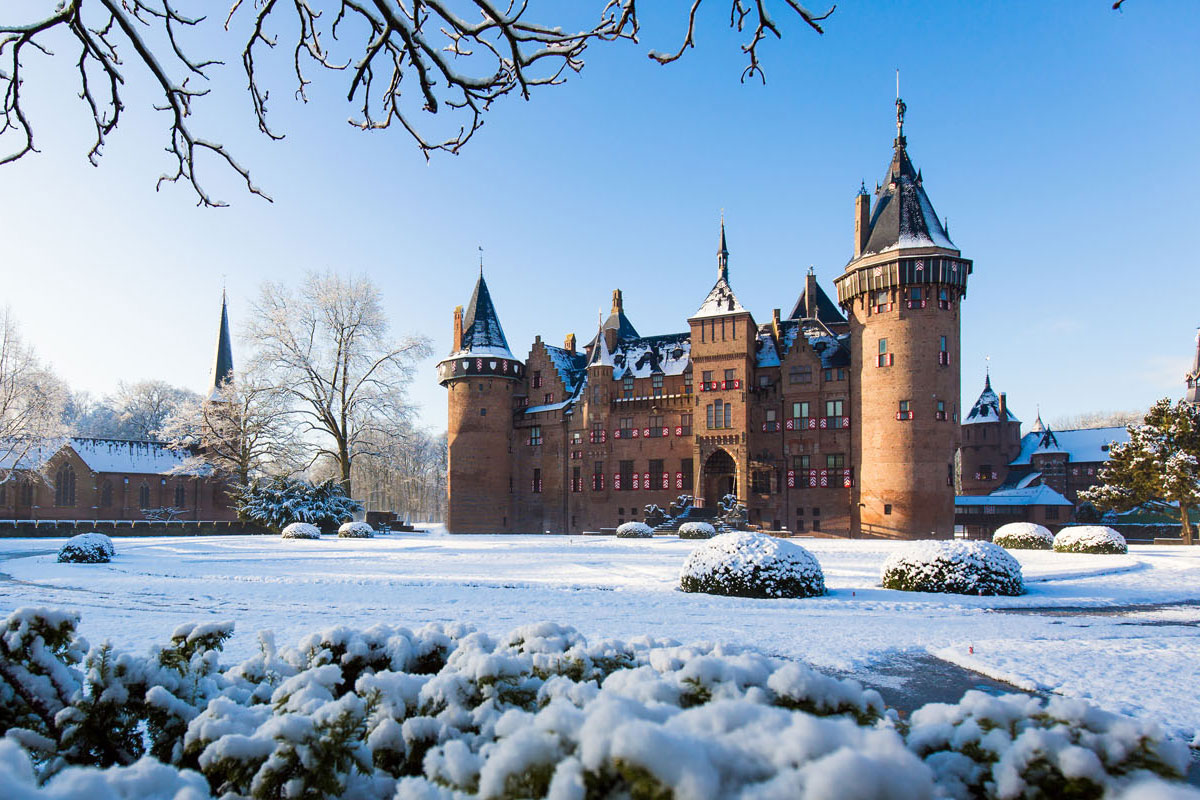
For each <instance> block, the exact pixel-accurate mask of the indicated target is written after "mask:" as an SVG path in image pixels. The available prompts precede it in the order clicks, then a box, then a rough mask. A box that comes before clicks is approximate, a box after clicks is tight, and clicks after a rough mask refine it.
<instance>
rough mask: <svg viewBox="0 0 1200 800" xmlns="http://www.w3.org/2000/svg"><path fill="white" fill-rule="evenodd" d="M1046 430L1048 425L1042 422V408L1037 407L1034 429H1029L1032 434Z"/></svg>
mask: <svg viewBox="0 0 1200 800" xmlns="http://www.w3.org/2000/svg"><path fill="white" fill-rule="evenodd" d="M1045 430H1046V423H1044V422H1042V406H1041V404H1039V405H1038V407H1037V419H1036V420H1034V422H1033V427H1032V428H1030V429H1029V432H1030V433H1042V432H1043V431H1045Z"/></svg>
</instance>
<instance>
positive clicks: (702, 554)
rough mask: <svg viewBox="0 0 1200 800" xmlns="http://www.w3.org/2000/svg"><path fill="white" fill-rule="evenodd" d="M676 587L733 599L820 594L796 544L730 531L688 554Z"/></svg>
mask: <svg viewBox="0 0 1200 800" xmlns="http://www.w3.org/2000/svg"><path fill="white" fill-rule="evenodd" d="M679 587H680V588H681V589H683V591H685V592H704V593H706V594H723V595H730V596H733V597H816V596H818V595H822V594H825V575H824V573H822V572H821V565H820V564H818V563H817V560H816V559H815V558H814V557H813V555H812V553H810V552H808V551H807V550H805V549H804V548H803V547H801V546H800V545H797V544H792V543H791V542H787V541H784V540H782V539H776V538H775V537H774V536H768V535H766V534H764V533H747V532H744V531H734V532H733V533H723V534H721V535H720V536H717V537H715V538H713V539H710V540H709V541H707V542H705V543H704V544H702V545H700V546H699V547H697V548H696V549H695V550H693V551H692V552H691V555H689V556H688V558H687V561H685V562H684V564H683V569H682V570H681V571H680V573H679Z"/></svg>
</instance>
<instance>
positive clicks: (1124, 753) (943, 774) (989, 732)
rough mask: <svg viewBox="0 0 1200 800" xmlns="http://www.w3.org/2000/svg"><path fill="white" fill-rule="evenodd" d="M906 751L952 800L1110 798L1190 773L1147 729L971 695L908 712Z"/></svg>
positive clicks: (1050, 705)
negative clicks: (1156, 778)
mask: <svg viewBox="0 0 1200 800" xmlns="http://www.w3.org/2000/svg"><path fill="white" fill-rule="evenodd" d="M908 746H909V748H910V749H911V750H912V751H913V752H914V753H916V754H917V755H919V756H921V757H922V758H923V759H924V760H925V763H926V764H928V765H929V766H930V767H931V768H932V769H933V771H934V774H935V775H936V776H937V781H938V783H939V785H940V786H941V787H942V789H943V791H944V793H945V796H947V797H955V798H958V797H961V798H975V797H987V798H992V797H995V798H1019V797H1045V798H1057V797H1080V798H1085V797H1086V798H1093V797H1094V798H1099V797H1101V796H1102V795H1103V796H1105V797H1109V796H1113V795H1115V794H1116V793H1117V792H1118V791H1119V790H1121V789H1124V788H1125V787H1127V786H1129V785H1130V784H1133V783H1136V782H1139V781H1140V780H1142V779H1144V778H1146V777H1147V776H1150V775H1160V776H1164V777H1169V778H1181V777H1183V774H1184V773H1185V771H1186V770H1187V764H1188V752H1187V750H1188V749H1187V745H1185V744H1184V743H1183V742H1180V741H1174V740H1171V739H1168V738H1167V737H1166V736H1164V734H1163V731H1162V730H1161V729H1160V728H1159V726H1158V725H1157V724H1155V723H1152V722H1147V721H1144V720H1137V719H1132V718H1130V717H1125V716H1120V715H1117V714H1110V713H1108V712H1106V711H1101V710H1100V709H1097V708H1095V707H1093V706H1090V705H1088V704H1087V703H1085V702H1084V701H1082V700H1075V699H1069V698H1065V697H1051V698H1050V699H1049V700H1042V699H1040V698H1037V697H1031V696H1029V695H1023V694H1010V695H1004V696H1002V697H994V696H992V695H989V694H985V693H983V692H978V691H969V692H967V693H966V694H965V695H964V696H963V699H962V700H961V701H960V702H958V703H955V704H943V703H931V704H929V705H927V706H924V707H923V708H919V709H917V710H916V711H914V712H913V714H912V717H911V720H910V728H909V732H908ZM1156 783H1157V786H1156V788H1157V789H1159V791H1160V792H1161V791H1162V790H1163V789H1164V788H1166V787H1165V786H1164V785H1163V784H1162V783H1161V782H1156ZM1146 796H1147V797H1153V796H1158V797H1163V796H1165V795H1163V794H1153V793H1150V794H1147V795H1146Z"/></svg>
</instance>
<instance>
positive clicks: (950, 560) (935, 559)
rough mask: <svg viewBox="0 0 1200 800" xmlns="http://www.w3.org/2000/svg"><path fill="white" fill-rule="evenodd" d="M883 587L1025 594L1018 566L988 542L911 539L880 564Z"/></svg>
mask: <svg viewBox="0 0 1200 800" xmlns="http://www.w3.org/2000/svg"><path fill="white" fill-rule="evenodd" d="M882 582H883V588H885V589H899V590H900V591H903V592H945V593H949V594H981V595H982V594H987V595H992V594H1002V595H1009V596H1016V595H1019V594H1022V593H1024V591H1025V579H1024V576H1022V575H1021V565H1020V564H1018V563H1017V560H1016V559H1015V558H1013V557H1012V556H1011V555H1009V553H1008V551H1007V550H1005V549H1004V548H1003V547H999V546H998V545H994V544H992V543H991V542H957V541H950V542H914V543H913V544H912V545H910V546H909V547H907V548H905V549H904V550H902V551H900V552H898V553H893V554H892V555H891V556H889V557H888V560H887V561H885V562H884V563H883V577H882Z"/></svg>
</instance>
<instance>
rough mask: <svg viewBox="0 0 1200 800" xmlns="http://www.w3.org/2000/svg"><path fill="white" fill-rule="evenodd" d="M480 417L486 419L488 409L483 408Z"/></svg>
mask: <svg viewBox="0 0 1200 800" xmlns="http://www.w3.org/2000/svg"><path fill="white" fill-rule="evenodd" d="M479 416H481V417H486V416H487V409H486V408H481V409H479Z"/></svg>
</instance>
